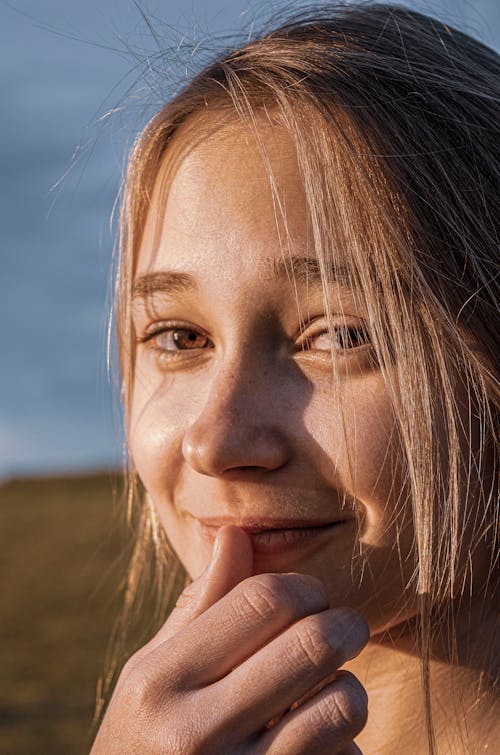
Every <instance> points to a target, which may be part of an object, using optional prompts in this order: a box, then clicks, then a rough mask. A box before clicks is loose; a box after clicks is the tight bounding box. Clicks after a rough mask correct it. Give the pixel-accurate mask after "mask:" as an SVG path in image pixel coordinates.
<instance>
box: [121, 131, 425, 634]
mask: <svg viewBox="0 0 500 755" xmlns="http://www.w3.org/2000/svg"><path fill="white" fill-rule="evenodd" d="M260 133H261V135H262V137H263V141H264V144H265V150H266V154H267V159H268V160H269V163H268V166H267V167H264V162H263V159H262V156H261V153H260V151H259V148H258V147H257V143H256V141H255V139H254V138H253V137H252V136H251V135H250V133H249V132H248V131H246V130H245V129H244V127H243V126H239V125H236V124H234V125H226V126H224V127H221V128H220V129H218V130H217V131H215V132H213V133H212V134H206V136H205V138H203V139H200V140H199V141H198V143H197V144H195V145H194V146H189V144H188V143H186V141H185V140H184V141H183V134H182V131H181V132H180V133H179V134H178V135H177V136H176V137H175V139H174V142H173V144H172V145H171V146H170V147H169V150H168V152H167V155H166V158H165V159H164V161H163V164H162V166H161V169H160V173H159V177H158V180H157V182H156V186H155V191H154V194H153V198H152V203H151V207H150V211H149V215H148V218H147V223H146V227H145V232H144V236H143V239H142V245H141V249H140V253H139V258H138V260H137V266H136V272H135V278H134V298H133V318H134V328H135V333H136V337H137V351H136V363H135V377H134V384H133V399H132V406H131V411H130V415H129V440H130V447H131V453H132V456H133V460H134V462H135V465H136V468H137V470H138V473H139V476H140V477H141V479H142V481H143V483H144V485H145V487H146V490H147V492H148V494H149V495H150V496H151V498H152V500H153V502H154V505H155V507H156V509H157V511H158V515H159V518H160V520H161V522H162V525H163V526H164V528H165V531H166V533H167V536H168V538H169V540H170V542H171V543H172V545H173V547H174V549H175V550H176V552H177V553H178V555H179V557H180V559H181V561H182V562H183V564H184V565H185V567H186V569H187V571H188V572H189V574H190V575H191V576H192V577H193V578H194V577H196V576H197V575H198V574H199V573H200V572H201V571H202V570H203V569H204V567H205V566H206V565H207V563H208V561H209V559H210V555H211V550H212V545H213V540H214V537H215V534H216V532H217V528H218V527H220V526H221V525H222V524H226V523H231V524H235V525H239V526H241V527H244V528H245V529H247V530H248V531H250V532H251V533H252V539H253V544H254V572H255V573H258V572H284V571H286V572H288V571H298V572H304V573H308V574H312V575H314V576H316V577H319V578H320V579H321V580H322V581H323V582H324V584H325V586H326V587H327V590H328V591H329V594H330V597H331V603H332V605H339V604H349V605H351V606H353V607H355V608H358V609H359V610H361V611H362V612H363V613H364V615H365V617H366V618H367V620H368V621H369V622H370V623H371V626H372V630H373V631H379V630H381V629H382V628H384V627H387V626H390V625H392V624H394V623H396V622H398V621H400V620H401V619H402V617H403V613H402V610H403V609H402V602H403V600H402V599H404V597H405V593H404V589H405V585H406V583H407V581H408V580H409V577H410V574H411V573H412V571H413V566H414V564H413V559H412V558H410V557H409V554H410V552H411V548H412V541H413V532H412V528H411V525H410V524H409V519H410V509H411V506H410V503H409V501H408V491H407V489H406V487H405V483H404V481H403V473H402V467H401V465H400V460H399V458H400V451H401V449H400V441H399V437H398V432H397V429H396V426H395V422H394V415H393V411H392V407H391V402H390V401H389V397H388V393H387V390H386V386H385V383H384V380H383V379H382V376H381V373H380V371H379V369H378V368H377V365H376V362H375V358H374V355H373V353H372V348H371V345H370V342H369V333H368V330H367V322H366V319H365V318H366V313H365V312H364V310H363V306H362V303H361V302H360V297H359V296H356V293H355V292H354V291H352V290H351V289H350V288H349V287H348V286H347V285H346V281H345V280H344V278H345V270H344V275H343V274H342V268H343V267H344V268H345V266H346V265H347V263H348V260H345V259H344V260H342V259H337V262H336V266H335V269H332V271H331V278H332V281H331V283H330V284H329V286H330V292H331V296H330V301H329V304H328V309H329V311H327V309H326V308H325V301H324V295H323V289H322V285H321V280H320V277H319V269H318V264H317V261H316V257H315V255H314V250H313V248H312V243H311V238H310V236H311V229H310V225H309V223H308V216H307V211H306V203H305V196H304V190H303V186H302V182H301V180H300V176H299V171H298V166H297V161H296V157H295V149H294V145H293V143H292V142H291V140H290V138H289V137H288V136H287V135H286V133H285V131H284V130H283V129H281V128H280V127H277V126H274V127H271V126H269V125H267V126H262V130H261V132H260ZM269 167H270V168H271V169H272V173H273V180H274V187H275V193H274V194H273V192H272V190H271V187H270V181H269V177H268V176H269V170H268V169H269ZM328 317H330V318H331V323H332V325H333V334H332V335H330V333H329V332H328ZM332 350H333V365H332ZM400 609H401V610H400ZM413 610H414V609H413V607H412V605H411V601H410V600H408V601H407V602H406V605H405V608H404V611H405V613H404V615H405V616H408V615H409V614H411V613H412V611H413Z"/></svg>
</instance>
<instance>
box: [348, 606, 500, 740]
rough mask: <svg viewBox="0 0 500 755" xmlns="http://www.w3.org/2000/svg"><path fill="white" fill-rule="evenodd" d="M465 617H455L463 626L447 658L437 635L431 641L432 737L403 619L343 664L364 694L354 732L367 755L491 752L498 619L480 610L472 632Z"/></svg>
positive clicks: (498, 733)
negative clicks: (364, 718) (364, 709)
mask: <svg viewBox="0 0 500 755" xmlns="http://www.w3.org/2000/svg"><path fill="white" fill-rule="evenodd" d="M476 615H477V614H476ZM467 617H468V619H469V623H468V624H465V622H464V623H462V624H461V626H462V627H463V626H466V628H467V631H462V632H461V633H458V634H457V636H456V641H455V643H454V648H453V662H452V660H451V658H450V655H451V654H450V652H449V650H448V648H445V647H444V643H443V642H440V641H436V642H435V643H434V645H433V646H432V648H431V657H430V660H429V676H428V678H429V696H430V712H431V720H432V727H431V731H432V735H431V736H430V735H429V718H428V716H427V715H426V709H427V708H428V707H429V706H428V705H427V704H426V699H425V694H424V685H423V675H422V659H421V655H420V652H419V650H418V646H417V643H416V642H415V640H414V636H415V635H414V633H413V632H412V627H411V626H410V625H409V624H408V625H407V626H405V627H401V626H400V627H398V629H397V632H396V631H392V632H390V633H384V635H381V636H378V637H374V638H372V640H371V641H370V643H369V644H368V646H367V648H366V649H365V650H364V651H363V652H362V653H361V654H360V655H359V656H358V658H355V659H354V660H353V661H351V662H350V663H349V664H347V665H346V668H348V669H349V670H350V671H352V673H354V674H355V675H356V676H357V677H358V679H359V680H360V681H361V682H362V684H364V686H365V688H366V691H367V693H368V700H369V718H368V723H367V725H366V727H365V729H364V730H363V732H362V733H361V734H360V735H359V737H357V738H356V742H357V743H358V745H359V746H360V747H361V750H362V751H363V752H366V753H367V755H379V754H380V755H396V754H397V755H406V754H407V753H408V754H409V753H411V755H428V754H429V753H433V752H435V753H445V752H449V753H452V752H453V753H457V754H458V753H460V754H461V755H462V753H463V754H464V755H465V753H471V754H472V753H474V755H476V754H478V753H481V752H485V753H489V752H494V751H495V747H496V746H497V745H498V741H499V737H500V726H499V723H498V722H499V721H500V702H499V700H498V697H497V696H496V694H495V691H496V690H495V687H496V684H495V680H496V678H498V677H497V672H498V668H495V667H494V666H493V664H492V658H495V659H496V661H497V662H498V660H497V659H498V656H499V654H498V624H497V621H496V616H495V617H494V616H492V615H489V616H484V615H483V616H481V626H480V627H479V626H477V627H476V632H471V628H472V627H471V624H470V612H468V613H467ZM456 618H457V619H459V618H460V617H459V616H457V617H456ZM456 625H457V626H460V625H459V624H458V622H457V624H456ZM444 634H447V633H446V632H444V633H443V635H444ZM447 636H448V635H447ZM471 638H472V639H471ZM478 640H479V641H478ZM495 649H496V650H495Z"/></svg>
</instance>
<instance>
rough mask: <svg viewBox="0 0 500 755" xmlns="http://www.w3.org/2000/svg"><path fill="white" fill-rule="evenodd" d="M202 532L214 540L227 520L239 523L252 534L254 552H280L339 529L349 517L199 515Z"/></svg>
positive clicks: (320, 538) (313, 541) (302, 545)
mask: <svg viewBox="0 0 500 755" xmlns="http://www.w3.org/2000/svg"><path fill="white" fill-rule="evenodd" d="M197 521H198V524H199V527H200V530H201V534H202V536H203V537H204V539H206V540H209V541H210V542H213V541H214V540H215V537H216V535H217V531H218V530H219V528H220V527H222V526H223V525H224V524H232V525H235V526H236V527H240V528H241V529H242V530H244V531H245V532H247V533H248V534H249V535H250V536H251V538H252V544H253V550H254V554H258V553H262V554H278V553H282V552H286V551H289V550H294V549H300V548H301V547H305V546H307V545H310V544H314V543H316V542H318V543H319V541H320V540H322V539H325V538H328V537H329V536H331V535H332V534H333V533H334V531H335V530H337V529H340V528H341V527H342V525H343V524H346V522H347V520H345V519H344V520H338V521H335V522H332V521H307V520H302V521H297V520H293V521H292V520H285V521H276V520H268V521H266V522H262V521H258V522H257V521H255V522H248V521H247V522H238V521H228V520H201V519H198V520H197Z"/></svg>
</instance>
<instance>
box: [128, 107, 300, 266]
mask: <svg viewBox="0 0 500 755" xmlns="http://www.w3.org/2000/svg"><path fill="white" fill-rule="evenodd" d="M308 236H309V234H308V217H307V208H306V201H305V194H304V188H303V181H302V178H301V176H300V171H299V167H298V162H297V157H296V148H295V144H294V142H293V140H292V139H291V137H290V135H289V134H288V133H287V131H286V130H285V128H284V127H282V126H280V125H277V124H273V123H271V122H269V121H267V120H264V118H262V121H261V122H260V123H258V124H257V130H256V132H254V131H253V130H251V129H250V127H247V126H245V125H244V124H242V123H239V122H236V121H233V122H229V123H224V124H221V125H219V126H216V127H214V126H212V127H211V128H210V127H207V124H206V123H203V122H201V123H197V122H196V121H194V120H193V121H192V122H191V123H189V124H188V125H187V126H186V127H185V128H184V127H183V128H181V129H180V130H179V132H177V133H176V135H175V136H174V138H173V140H172V143H171V144H170V145H169V147H168V149H167V150H166V153H165V155H164V157H163V160H162V163H161V165H160V169H159V171H158V176H157V179H156V182H155V186H154V190H153V197H152V201H151V205H150V209H149V213H148V216H147V220H146V225H145V229H144V234H143V239H142V244H141V248H140V252H139V259H138V260H137V266H136V272H137V274H141V273H144V272H147V271H151V270H155V269H160V268H164V267H167V268H169V269H173V270H176V269H178V270H182V271H191V270H192V271H194V272H196V270H197V269H198V268H203V267H204V266H205V267H206V265H207V264H211V265H212V266H213V265H217V264H218V262H220V261H222V260H223V259H225V260H226V262H227V258H228V257H229V258H230V260H231V262H232V267H233V268H237V267H238V266H240V267H245V266H248V265H252V266H253V267H254V268H259V267H260V266H261V264H265V265H267V264H268V263H267V262H265V260H269V258H272V257H276V258H278V257H283V255H289V254H291V253H293V254H294V255H297V254H300V256H311V257H313V256H314V254H313V250H312V248H310V243H309V238H308ZM226 267H227V264H226Z"/></svg>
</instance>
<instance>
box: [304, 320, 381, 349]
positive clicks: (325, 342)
mask: <svg viewBox="0 0 500 755" xmlns="http://www.w3.org/2000/svg"><path fill="white" fill-rule="evenodd" d="M368 343H370V337H369V335H368V333H367V331H366V329H365V328H361V327H353V326H348V325H342V326H333V328H332V332H330V330H327V329H325V330H322V331H321V332H319V333H316V334H311V335H310V336H306V337H305V338H304V341H303V342H302V344H301V347H302V349H303V350H304V351H331V350H332V347H333V350H334V351H340V352H342V351H349V350H352V349H358V348H360V347H361V346H365V345H366V344H368Z"/></svg>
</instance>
